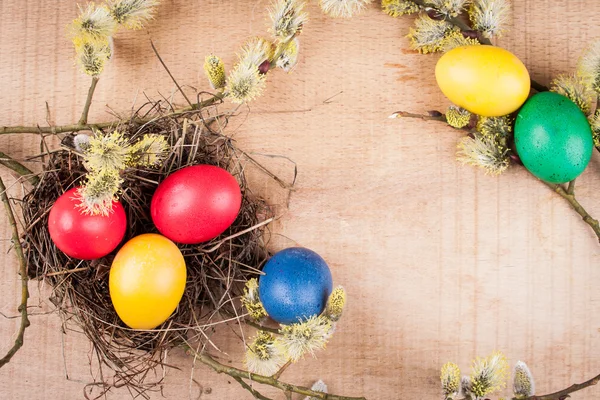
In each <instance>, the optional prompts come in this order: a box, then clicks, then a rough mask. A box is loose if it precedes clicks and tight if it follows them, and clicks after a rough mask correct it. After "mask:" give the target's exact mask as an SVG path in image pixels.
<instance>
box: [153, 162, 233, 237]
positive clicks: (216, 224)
mask: <svg viewBox="0 0 600 400" xmlns="http://www.w3.org/2000/svg"><path fill="white" fill-rule="evenodd" d="M241 204H242V193H241V191H240V186H239V185H238V183H237V181H236V180H235V178H234V177H233V176H232V175H231V174H230V173H229V172H227V171H226V170H224V169H223V168H219V167H215V166H212V165H194V166H191V167H186V168H183V169H181V170H179V171H177V172H174V173H173V174H171V175H169V176H168V177H167V178H166V179H165V180H164V181H163V182H162V183H161V184H160V185H159V186H158V188H157V189H156V192H155V193H154V196H153V197H152V203H151V205H150V214H151V215H152V221H154V224H155V225H156V228H158V230H159V231H160V233H162V234H163V235H165V236H166V237H168V238H169V239H171V240H173V241H175V242H179V243H186V244H195V243H201V242H206V241H208V240H211V239H214V238H215V237H217V236H219V235H220V234H221V233H223V232H225V230H226V229H227V228H229V227H230V226H231V224H232V223H233V221H235V219H236V217H237V215H238V212H239V211H240V206H241Z"/></svg>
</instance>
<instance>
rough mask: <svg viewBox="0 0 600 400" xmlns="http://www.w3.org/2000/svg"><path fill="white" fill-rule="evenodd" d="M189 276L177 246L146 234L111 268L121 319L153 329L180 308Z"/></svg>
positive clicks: (122, 252)
mask: <svg viewBox="0 0 600 400" xmlns="http://www.w3.org/2000/svg"><path fill="white" fill-rule="evenodd" d="M186 276H187V272H186V268H185V261H184V259H183V255H182V254H181V251H179V249H178V248H177V245H175V243H173V242H172V241H170V240H169V239H167V238H166V237H164V236H161V235H158V234H155V233H146V234H143V235H139V236H136V237H134V238H133V239H131V240H129V241H128V242H127V243H125V244H124V245H123V247H121V249H120V250H119V252H118V253H117V255H116V256H115V259H114V260H113V263H112V266H111V268H110V275H109V280H108V283H109V285H108V286H109V290H110V298H111V300H112V303H113V306H114V307H115V310H116V311H117V314H118V315H119V318H121V320H122V321H123V322H124V323H125V324H126V325H127V326H129V327H130V328H134V329H153V328H156V327H157V326H158V325H160V324H162V323H163V322H165V321H166V320H167V319H168V318H169V317H170V316H171V314H173V311H175V309H176V308H177V305H178V304H179V301H180V300H181V297H182V296H183V292H184V290H185V280H186Z"/></svg>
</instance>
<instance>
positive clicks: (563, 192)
mask: <svg viewBox="0 0 600 400" xmlns="http://www.w3.org/2000/svg"><path fill="white" fill-rule="evenodd" d="M431 114H434V115H431ZM431 114H413V113H409V112H406V111H397V112H395V113H394V114H392V117H394V118H397V117H405V118H419V119H422V120H432V121H442V122H447V121H446V116H445V115H444V114H441V113H439V115H437V114H438V113H437V112H432V113H431ZM463 129H465V130H468V127H465V128H463ZM542 182H544V181H542ZM544 183H545V184H546V185H547V186H548V187H550V188H551V189H552V190H554V191H555V192H556V193H558V194H559V195H560V196H561V197H562V198H564V199H565V200H567V201H568V202H569V204H571V207H573V209H574V210H575V211H576V212H577V213H578V214H579V215H581V218H582V219H583V221H584V222H585V223H586V224H588V225H589V226H590V227H591V228H592V229H593V230H594V233H595V234H596V236H597V237H598V241H600V223H599V222H598V220H597V219H595V218H593V217H592V216H591V215H590V214H589V213H588V212H587V211H586V209H585V208H583V206H582V205H581V204H580V203H579V201H577V198H576V197H575V180H572V181H571V182H569V185H568V187H567V189H565V188H564V187H563V186H561V185H555V184H552V183H548V182H544Z"/></svg>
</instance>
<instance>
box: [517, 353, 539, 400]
mask: <svg viewBox="0 0 600 400" xmlns="http://www.w3.org/2000/svg"><path fill="white" fill-rule="evenodd" d="M513 375H514V379H513V392H514V394H515V397H516V398H517V399H524V398H527V397H531V396H533V395H534V394H535V382H534V380H533V375H532V374H531V371H530V370H529V367H527V364H525V363H524V362H523V361H518V362H517V364H516V365H515V371H514V374H513Z"/></svg>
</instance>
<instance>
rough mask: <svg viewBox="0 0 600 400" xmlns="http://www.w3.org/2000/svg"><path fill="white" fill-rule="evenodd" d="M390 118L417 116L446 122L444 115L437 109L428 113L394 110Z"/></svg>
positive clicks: (427, 119)
mask: <svg viewBox="0 0 600 400" xmlns="http://www.w3.org/2000/svg"><path fill="white" fill-rule="evenodd" d="M390 118H417V119H422V120H423V121H439V122H447V121H446V116H445V115H444V114H442V113H440V112H438V111H435V112H431V113H429V114H414V113H410V112H407V111H396V112H395V113H393V114H392V115H390Z"/></svg>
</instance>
